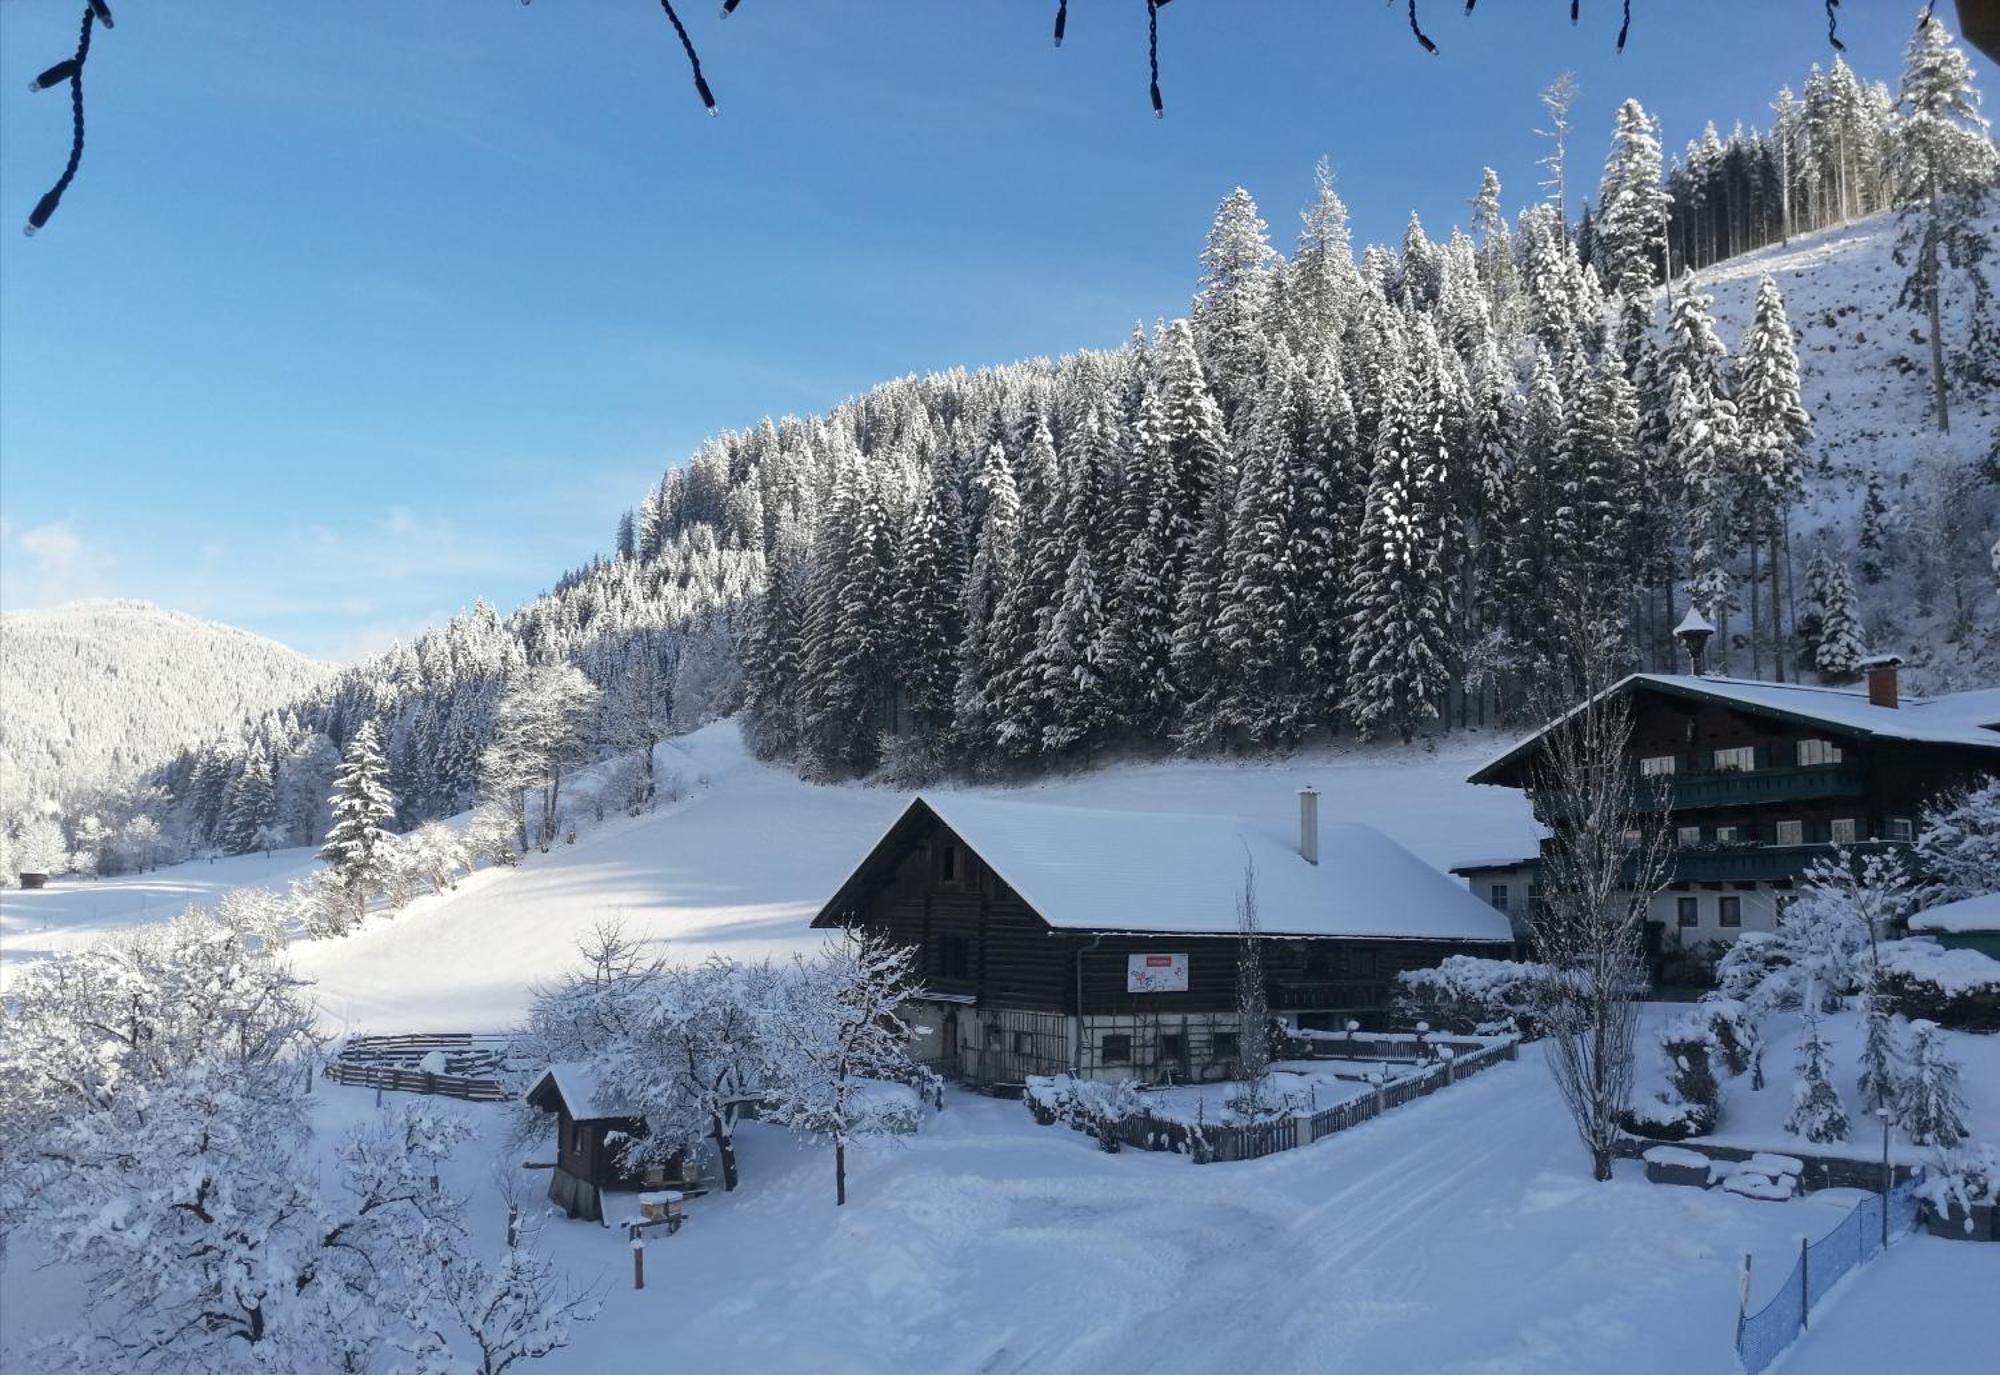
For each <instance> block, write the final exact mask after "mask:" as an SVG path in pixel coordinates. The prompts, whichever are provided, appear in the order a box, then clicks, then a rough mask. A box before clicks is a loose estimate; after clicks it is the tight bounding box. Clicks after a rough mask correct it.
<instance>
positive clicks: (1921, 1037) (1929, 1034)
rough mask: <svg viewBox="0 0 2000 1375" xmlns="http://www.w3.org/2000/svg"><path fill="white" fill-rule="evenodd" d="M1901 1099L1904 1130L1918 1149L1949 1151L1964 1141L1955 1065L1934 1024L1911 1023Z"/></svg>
mask: <svg viewBox="0 0 2000 1375" xmlns="http://www.w3.org/2000/svg"><path fill="white" fill-rule="evenodd" d="M1902 1090H1903V1091H1902V1097H1901V1099H1900V1106H1901V1109H1902V1111H1901V1114H1900V1116H1901V1120H1902V1123H1903V1129H1904V1130H1905V1131H1907V1132H1909V1134H1910V1140H1912V1141H1914V1142H1916V1143H1917V1144H1918V1145H1920V1146H1942V1147H1944V1148H1946V1149H1947V1150H1949V1149H1950V1148H1951V1147H1953V1146H1956V1145H1957V1144H1958V1143H1959V1142H1960V1141H1962V1140H1963V1139H1964V1138H1965V1100H1964V1098H1962V1097H1961V1096H1960V1095H1959V1091H1958V1065H1957V1063H1956V1062H1955V1061H1953V1060H1952V1058H1951V1056H1950V1055H1949V1054H1948V1053H1947V1052H1946V1050H1945V1044H1944V1033H1943V1032H1941V1031H1939V1030H1938V1026H1937V1023H1935V1022H1927V1021H1923V1020H1918V1021H1914V1022H1911V1023H1910V1068H1909V1073H1908V1075H1907V1076H1906V1077H1905V1079H1904V1081H1903V1085H1902Z"/></svg>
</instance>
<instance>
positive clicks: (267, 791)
mask: <svg viewBox="0 0 2000 1375" xmlns="http://www.w3.org/2000/svg"><path fill="white" fill-rule="evenodd" d="M227 828H228V829H227V832H226V837H225V838H226V841H227V844H228V847H229V852H230V853H231V854H235V855H247V854H249V853H250V852H251V851H252V850H272V849H275V848H277V846H278V845H279V844H281V843H283V842H282V839H281V836H282V829H281V828H280V827H279V825H278V792H277V787H276V784H275V783H274V782H273V780H272V777H271V763H270V760H269V759H268V758H267V757H266V756H265V754H264V752H263V751H262V750H252V751H251V752H250V757H249V758H248V759H246V760H245V761H244V763H243V772H242V774H241V775H240V776H239V777H238V778H237V780H236V782H235V783H234V784H233V785H232V786H231V788H230V800H229V819H228V822H227Z"/></svg>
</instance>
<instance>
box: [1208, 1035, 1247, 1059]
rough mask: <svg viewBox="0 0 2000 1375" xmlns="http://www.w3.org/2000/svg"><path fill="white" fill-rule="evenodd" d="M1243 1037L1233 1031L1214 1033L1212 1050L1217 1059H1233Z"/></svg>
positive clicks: (1239, 1049) (1240, 1046)
mask: <svg viewBox="0 0 2000 1375" xmlns="http://www.w3.org/2000/svg"><path fill="white" fill-rule="evenodd" d="M1242 1047H1243V1038H1242V1037H1241V1036H1240V1035H1238V1034H1237V1033H1236V1032H1233V1031H1218V1032H1216V1033H1215V1043H1214V1051H1215V1058H1216V1059H1218V1060H1234V1059H1235V1058H1236V1056H1237V1054H1238V1052H1240V1051H1241V1050H1242Z"/></svg>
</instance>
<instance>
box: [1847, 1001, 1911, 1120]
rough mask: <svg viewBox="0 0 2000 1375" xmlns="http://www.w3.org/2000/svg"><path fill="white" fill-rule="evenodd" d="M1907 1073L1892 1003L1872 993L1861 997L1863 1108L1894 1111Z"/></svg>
mask: <svg viewBox="0 0 2000 1375" xmlns="http://www.w3.org/2000/svg"><path fill="white" fill-rule="evenodd" d="M1906 1073H1907V1070H1906V1067H1905V1065H1904V1055H1903V1047H1902V1044H1901V1041H1900V1038H1899V1037H1898V1036H1897V1034H1896V1018H1895V1012H1894V1009H1893V1008H1892V1007H1891V1006H1890V1002H1889V999H1887V998H1886V997H1884V996H1883V995H1882V994H1881V993H1880V992H1879V991H1877V990H1875V989H1870V990H1869V991H1868V992H1866V993H1864V994H1862V995H1861V1078H1860V1080H1859V1082H1858V1083H1857V1084H1856V1085H1855V1087H1856V1088H1858V1089H1859V1090H1860V1092H1861V1106H1862V1108H1863V1109H1864V1110H1866V1111H1868V1112H1871V1113H1872V1112H1874V1111H1876V1110H1877V1109H1880V1108H1887V1109H1889V1110H1890V1111H1892V1112H1893V1111H1894V1110H1895V1108H1896V1104H1897V1103H1898V1102H1899V1101H1900V1100H1901V1098H1902V1096H1903V1080H1904V1076H1905V1074H1906Z"/></svg>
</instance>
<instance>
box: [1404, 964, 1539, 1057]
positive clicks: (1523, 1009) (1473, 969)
mask: <svg viewBox="0 0 2000 1375" xmlns="http://www.w3.org/2000/svg"><path fill="white" fill-rule="evenodd" d="M1548 977H1549V968H1548V966H1547V965H1544V964H1532V963H1527V962H1524V961H1519V960H1489V959H1482V958H1480V957H1479V956H1476V955H1450V956H1447V957H1446V958H1445V959H1444V960H1443V961H1442V962H1440V963H1439V964H1438V965H1437V966H1436V967H1435V968H1431V969H1406V970H1404V971H1403V972H1402V973H1400V974H1398V975H1397V976H1396V1015H1397V1018H1398V1019H1399V1020H1400V1021H1406V1022H1410V1021H1419V1020H1421V1021H1425V1022H1428V1023H1430V1024H1431V1025H1432V1026H1435V1027H1439V1028H1441V1029H1443V1030H1445V1031H1449V1032H1453V1033H1455V1034H1458V1035H1475V1034H1479V1033H1481V1032H1492V1031H1518V1032H1520V1033H1521V1034H1522V1035H1524V1036H1529V1037H1532V1036H1533V1035H1534V1034H1535V1009H1536V1007H1537V1006H1538V1005H1539V1003H1540V999H1541V996H1542V993H1543V990H1544V989H1545V988H1546V985H1547V980H1548Z"/></svg>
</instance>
